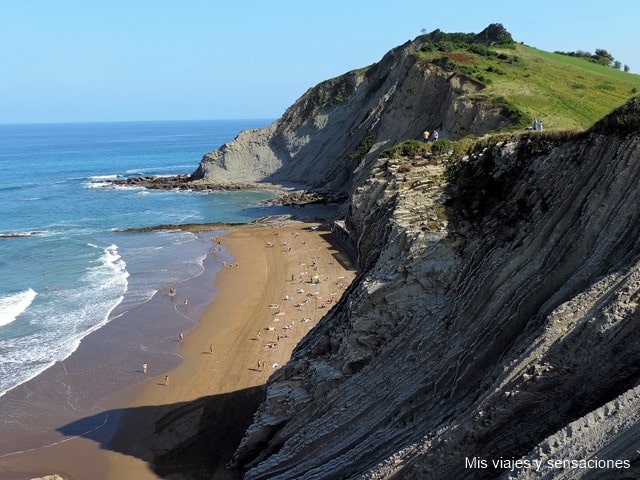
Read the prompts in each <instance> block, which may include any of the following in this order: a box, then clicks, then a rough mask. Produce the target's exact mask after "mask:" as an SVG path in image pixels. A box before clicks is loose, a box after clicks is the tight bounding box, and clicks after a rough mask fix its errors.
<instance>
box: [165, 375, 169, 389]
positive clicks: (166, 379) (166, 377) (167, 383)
mask: <svg viewBox="0 0 640 480" xmlns="http://www.w3.org/2000/svg"><path fill="white" fill-rule="evenodd" d="M164 386H165V387H168V386H169V375H165V376H164Z"/></svg>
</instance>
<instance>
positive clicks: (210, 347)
mask: <svg viewBox="0 0 640 480" xmlns="http://www.w3.org/2000/svg"><path fill="white" fill-rule="evenodd" d="M209 355H213V343H211V344H209Z"/></svg>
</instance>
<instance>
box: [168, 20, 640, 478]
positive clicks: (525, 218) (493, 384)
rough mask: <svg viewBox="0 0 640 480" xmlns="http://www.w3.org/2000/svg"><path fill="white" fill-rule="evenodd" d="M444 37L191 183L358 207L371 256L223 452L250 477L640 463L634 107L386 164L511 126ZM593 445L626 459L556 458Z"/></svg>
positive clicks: (602, 471)
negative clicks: (435, 60) (584, 128)
mask: <svg viewBox="0 0 640 480" xmlns="http://www.w3.org/2000/svg"><path fill="white" fill-rule="evenodd" d="M498 27H499V26H495V25H494V26H490V27H489V28H488V29H487V30H485V31H484V32H482V33H481V34H479V36H478V38H479V39H480V40H483V41H486V42H487V43H488V44H490V43H491V41H492V40H491V38H492V32H494V33H495V30H496V29H497V28H498ZM428 41H430V38H429V35H426V36H422V37H418V38H416V39H415V40H413V41H411V42H407V43H406V44H405V45H402V46H401V47H398V48H396V49H394V50H392V51H391V52H389V53H388V54H387V55H385V57H384V58H383V59H382V60H381V61H380V62H379V63H377V64H375V65H373V66H370V67H368V68H366V69H362V70H357V71H353V72H349V73H347V74H345V75H343V76H341V77H338V78H336V79H333V80H329V81H327V82H323V83H321V84H320V85H318V86H317V87H314V88H313V89H310V90H309V91H308V92H306V93H305V94H304V95H303V96H302V97H301V98H300V100H298V101H297V102H296V103H295V104H294V105H293V106H292V107H291V108H289V109H288V110H287V111H286V112H285V114H284V115H283V117H282V118H281V119H279V120H277V121H276V122H274V123H273V124H272V125H270V126H269V127H267V128H266V129H262V130H254V131H247V132H243V133H241V134H240V135H239V136H238V138H236V139H235V140H234V141H233V142H231V143H229V144H227V145H224V146H223V147H222V148H221V149H219V150H218V151H216V152H212V153H209V154H207V155H206V156H205V158H204V159H203V160H202V162H201V164H200V166H199V168H198V170H197V171H196V172H194V174H193V175H191V176H190V177H189V178H188V179H186V180H185V181H188V182H190V183H191V184H200V185H201V186H202V188H207V187H206V186H207V185H212V184H213V185H222V184H225V183H232V184H239V183H246V184H250V183H256V182H262V183H273V184H291V185H302V186H305V187H307V188H311V189H312V190H314V191H315V192H325V193H326V194H327V195H328V196H332V197H338V198H343V199H345V200H344V201H345V203H344V207H343V208H342V209H341V210H340V212H341V213H342V214H343V215H344V216H343V219H344V222H345V225H346V230H347V231H348V238H349V241H350V243H351V248H350V250H352V251H353V252H355V256H356V260H357V262H358V265H359V270H360V274H359V276H358V277H357V278H356V280H355V281H354V282H353V283H352V285H351V286H350V287H349V289H348V291H347V292H346V293H345V295H343V297H342V299H341V301H340V303H339V304H338V305H337V306H336V307H335V308H334V309H332V310H331V312H330V313H329V314H328V315H327V316H326V317H325V318H323V320H322V321H321V322H320V324H319V325H318V326H317V327H315V328H314V329H313V330H312V331H311V332H310V333H309V334H308V336H307V337H305V339H304V340H303V341H302V342H301V343H300V344H299V345H298V347H297V348H296V350H295V351H294V353H293V355H292V359H291V361H290V362H289V363H288V364H287V365H286V366H284V367H283V368H281V369H280V370H279V371H277V372H276V373H274V374H273V375H272V377H271V378H270V380H269V382H268V385H267V392H266V398H265V400H264V402H263V403H262V405H261V406H260V408H259V410H258V411H257V412H256V414H255V417H254V421H253V424H252V425H251V426H250V427H249V429H248V430H247V432H246V435H245V437H244V438H243V440H242V442H241V444H240V445H239V446H238V449H237V451H236V453H235V455H234V458H233V460H232V462H231V463H230V465H229V466H230V467H235V468H237V469H243V470H244V471H246V474H245V478H246V479H249V480H253V479H283V480H284V479H305V480H306V479H387V478H394V479H409V480H413V479H416V480H417V479H445V480H446V479H451V480H458V479H488V478H502V479H512V478H513V479H516V478H517V479H529V478H637V477H640V456H639V455H638V450H640V440H637V439H638V436H637V435H636V433H638V432H640V429H639V428H638V427H639V424H638V419H640V383H639V381H638V374H639V373H640V341H639V340H638V337H637V333H636V332H637V331H638V329H639V327H640V324H639V323H640V313H639V312H638V298H639V295H640V209H639V208H638V205H640V203H639V200H640V188H638V185H639V184H640V148H639V147H640V134H639V133H638V132H639V131H640V100H639V99H637V98H636V99H634V100H632V101H631V102H629V103H628V104H627V105H626V106H624V107H622V108H621V109H619V110H618V111H616V112H614V113H612V114H611V115H610V116H608V117H607V118H605V119H603V120H602V121H601V122H600V123H599V124H597V125H596V126H594V127H593V128H592V129H591V130H590V131H588V132H586V133H583V134H568V133H567V134H559V133H548V132H544V133H542V132H530V133H524V134H521V135H520V134H519V135H513V136H511V137H508V136H505V137H504V138H503V137H499V139H497V138H498V137H495V136H494V137H490V138H489V139H488V140H479V141H478V142H477V144H478V146H477V149H476V150H475V151H474V153H470V154H469V155H468V156H465V157H463V158H456V157H455V156H453V155H452V156H447V155H444V156H441V157H435V156H426V157H424V158H423V157H419V158H409V159H403V160H396V159H392V158H384V156H383V155H382V152H384V151H385V149H387V148H389V147H391V146H393V145H395V144H397V143H399V142H401V141H405V140H407V139H416V140H418V139H420V138H421V132H422V131H423V130H425V129H428V130H433V129H434V128H437V129H439V130H440V131H441V133H442V134H443V137H445V138H448V139H456V138H460V137H463V136H465V135H467V134H469V133H474V134H476V135H478V136H481V135H484V134H485V133H487V132H489V131H492V130H495V129H498V128H501V127H504V126H509V125H513V124H515V122H516V120H515V119H513V118H512V117H510V115H509V112H508V110H507V109H505V108H502V107H499V106H496V105H493V104H489V103H488V102H484V101H482V100H477V98H478V96H474V93H476V92H478V91H480V90H481V89H482V85H480V84H477V83H476V82H474V81H473V80H470V79H468V78H465V77H464V76H461V75H458V74H456V73H453V72H450V71H447V70H446V69H442V68H440V67H438V66H437V65H433V64H421V63H420V62H419V61H417V60H416V57H415V56H414V55H412V52H415V51H416V50H419V49H420V48H421V47H422V45H423V44H424V42H428ZM204 409H205V411H206V409H207V407H206V406H205V407H204ZM205 417H206V415H205ZM165 420H166V421H168V420H167V419H164V420H163V421H165ZM176 421H179V419H177V420H176ZM198 428H199V429H200V431H206V428H207V424H206V422H205V421H201V422H200V424H199V426H198ZM184 445H185V447H184V448H185V449H186V448H189V446H188V445H189V444H188V442H185V443H184ZM180 448H182V446H181V445H176V451H175V452H174V453H175V456H177V457H179V456H180ZM594 459H595V460H605V461H606V460H611V461H613V462H615V461H621V462H622V464H621V467H620V468H618V467H615V468H613V467H612V468H609V467H610V466H611V465H609V466H608V467H607V468H603V467H602V466H601V465H600V464H598V463H597V462H595V463H593V462H592V463H591V464H588V465H587V464H585V466H584V468H583V467H582V466H579V467H576V468H572V467H571V466H568V467H567V468H564V467H563V466H562V465H561V463H560V464H556V463H553V462H554V461H559V462H564V461H576V462H579V461H585V462H586V461H587V460H594ZM516 460H520V461H521V463H519V464H517V465H516V463H515V461H516ZM510 461H512V462H513V463H512V464H510V463H509V462H510ZM525 461H527V462H529V467H527V466H526V465H525V463H522V462H525ZM535 462H540V463H539V464H538V463H535ZM532 464H535V465H540V468H539V469H536V468H533V467H531V466H530V465H532ZM558 465H560V466H558ZM589 465H591V466H589ZM536 470H538V471H536ZM172 478H173V477H172ZM176 478H177V477H176ZM185 478H188V475H186V476H185Z"/></svg>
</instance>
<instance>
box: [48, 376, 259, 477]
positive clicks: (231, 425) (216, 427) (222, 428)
mask: <svg viewBox="0 0 640 480" xmlns="http://www.w3.org/2000/svg"><path fill="white" fill-rule="evenodd" d="M169 388H171V387H169ZM264 392H265V390H264V387H254V388H249V389H245V390H240V391H237V392H232V393H227V394H220V395H212V396H208V397H202V398H199V399H197V400H194V401H192V402H183V403H176V404H172V405H158V406H144V407H132V408H124V409H116V410H110V411H107V412H101V413H99V414H96V415H92V416H89V417H84V418H82V419H80V420H77V421H74V422H71V423H69V424H67V425H64V426H63V427H60V428H59V429H58V431H59V432H60V433H62V434H64V435H67V436H80V437H83V438H86V439H90V440H93V441H95V442H96V443H98V444H99V445H100V448H102V449H105V450H111V451H114V452H118V453H122V454H124V455H129V456H132V457H136V458H139V459H141V460H143V461H145V462H147V463H148V464H149V465H150V467H151V468H152V470H153V471H154V472H155V473H156V474H157V475H158V476H160V477H165V476H169V475H171V474H175V473H180V474H183V475H184V476H185V478H193V479H211V478H215V479H222V480H236V479H241V478H242V476H243V474H244V471H243V470H241V469H233V470H227V469H226V464H227V462H229V461H230V460H231V458H232V456H233V453H234V452H235V450H236V448H237V446H238V445H239V443H240V440H241V439H242V437H243V435H244V432H245V431H246V429H247V427H248V426H249V425H250V424H251V421H252V420H253V414H254V412H255V411H256V410H257V409H258V406H259V404H260V402H261V401H262V399H263V398H264Z"/></svg>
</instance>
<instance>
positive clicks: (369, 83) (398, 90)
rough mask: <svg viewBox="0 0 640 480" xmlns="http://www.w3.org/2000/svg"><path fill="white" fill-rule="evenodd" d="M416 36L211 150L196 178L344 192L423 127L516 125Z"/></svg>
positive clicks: (460, 132) (452, 130)
mask: <svg viewBox="0 0 640 480" xmlns="http://www.w3.org/2000/svg"><path fill="white" fill-rule="evenodd" d="M427 41H429V37H428V36H422V37H418V38H417V39H415V40H413V41H411V42H407V43H406V44H404V45H402V46H400V47H397V48H395V49H394V50H391V51H390V52H389V53H388V54H387V55H385V56H384V58H383V59H382V60H381V61H380V62H379V63H377V64H375V65H372V66H370V67H367V68H365V69H361V70H355V71H352V72H349V73H347V74H345V75H343V76H340V77H337V78H334V79H331V80H327V81H325V82H323V83H321V84H319V85H317V86H316V87H314V88H312V89H310V90H308V91H307V92H306V93H305V94H304V95H303V96H302V97H301V98H300V99H299V100H298V101H296V102H295V103H294V105H292V106H291V107H290V108H289V109H288V110H287V111H286V112H285V113H284V115H283V116H282V117H281V118H280V119H279V120H277V121H276V122H274V123H273V124H271V125H270V126H269V127H267V128H265V129H260V130H252V131H245V132H242V133H241V134H240V135H239V136H238V137H237V138H236V139H235V140H234V141H233V142H231V143H229V144H226V145H223V146H222V147H221V148H220V149H218V150H216V151H214V152H211V153H208V154H207V155H205V157H204V158H203V159H202V161H201V163H200V165H199V167H198V169H197V170H196V172H194V174H193V178H194V179H201V180H204V181H206V182H211V183H216V184H219V183H224V182H231V183H237V182H266V183H273V184H294V185H301V186H305V187H307V188H313V189H316V190H321V191H326V192H331V194H332V195H337V196H341V195H345V194H347V193H348V192H349V191H350V189H351V188H352V186H353V185H357V184H359V182H361V181H363V180H364V179H365V178H366V177H367V176H368V173H369V170H370V168H371V166H372V165H373V163H375V160H376V159H377V158H378V156H379V154H380V152H381V151H383V150H384V149H385V148H388V147H391V146H393V145H396V144H398V143H400V142H403V141H405V140H407V139H412V138H413V139H416V140H418V139H421V138H422V132H423V131H424V130H425V129H428V130H430V131H432V130H434V129H436V128H437V129H439V130H440V132H441V134H442V137H443V138H449V139H457V138H460V137H462V136H465V135H468V134H477V135H482V134H484V133H486V132H488V131H491V130H494V129H497V128H501V127H505V126H509V125H513V124H514V123H516V120H515V119H513V118H511V116H510V113H509V111H508V110H507V109H506V108H504V107H502V106H499V105H494V104H491V103H489V102H487V101H486V100H482V99H479V98H478V97H477V96H474V95H473V94H475V93H477V92H479V91H480V90H482V88H483V86H482V85H481V84H479V83H477V82H475V81H473V80H471V79H468V78H466V77H464V76H461V75H458V74H456V73H453V72H451V71H447V70H445V69H443V68H441V67H439V66H437V65H434V64H429V63H422V62H419V61H418V60H417V58H416V56H415V55H414V54H415V52H416V51H418V50H419V49H420V48H421V47H422V46H423V45H424V44H425V43H426V42H427Z"/></svg>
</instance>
